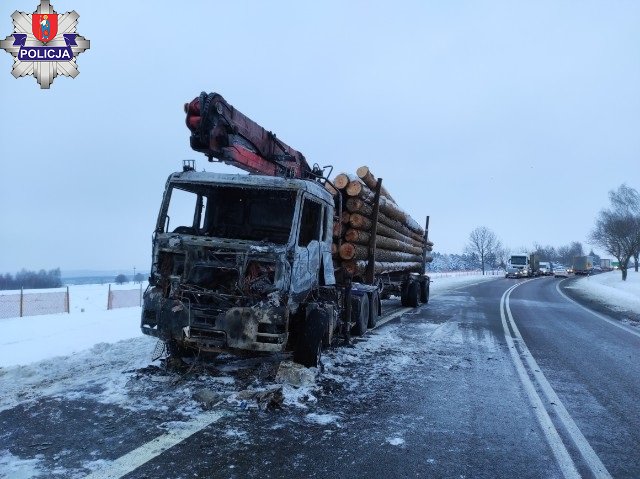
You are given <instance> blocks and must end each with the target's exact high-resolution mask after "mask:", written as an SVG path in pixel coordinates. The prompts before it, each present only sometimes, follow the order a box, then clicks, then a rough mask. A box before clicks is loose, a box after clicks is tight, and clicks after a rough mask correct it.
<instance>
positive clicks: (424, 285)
mask: <svg viewBox="0 0 640 479" xmlns="http://www.w3.org/2000/svg"><path fill="white" fill-rule="evenodd" d="M420 302H421V303H425V304H426V303H428V302H429V281H423V282H421V283H420Z"/></svg>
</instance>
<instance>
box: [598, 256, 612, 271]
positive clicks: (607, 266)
mask: <svg viewBox="0 0 640 479" xmlns="http://www.w3.org/2000/svg"><path fill="white" fill-rule="evenodd" d="M600 267H601V268H602V271H613V266H611V260H610V259H604V258H600Z"/></svg>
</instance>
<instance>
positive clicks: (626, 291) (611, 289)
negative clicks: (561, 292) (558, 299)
mask: <svg viewBox="0 0 640 479" xmlns="http://www.w3.org/2000/svg"><path fill="white" fill-rule="evenodd" d="M568 289H574V290H577V291H579V292H580V293H582V294H584V295H585V296H588V297H591V298H593V299H595V300H597V301H599V302H601V303H604V304H606V305H607V306H609V307H611V308H612V309H614V310H616V311H621V312H625V311H630V312H633V313H636V314H640V273H636V272H635V271H633V270H632V269H629V270H627V280H626V281H622V273H621V272H620V271H609V272H607V273H601V274H596V275H593V276H585V277H583V278H580V279H578V280H577V281H576V282H575V283H573V284H572V285H571V286H569V287H568Z"/></svg>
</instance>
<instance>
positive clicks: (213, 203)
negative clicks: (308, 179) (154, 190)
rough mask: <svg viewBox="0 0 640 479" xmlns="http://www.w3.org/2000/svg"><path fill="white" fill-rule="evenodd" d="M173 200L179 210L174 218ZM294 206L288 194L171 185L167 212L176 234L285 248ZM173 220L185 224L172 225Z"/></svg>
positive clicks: (289, 193)
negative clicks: (256, 242)
mask: <svg viewBox="0 0 640 479" xmlns="http://www.w3.org/2000/svg"><path fill="white" fill-rule="evenodd" d="M176 193H177V194H176ZM185 193H186V194H185ZM185 196H186V197H190V198H188V199H186V200H185ZM174 198H175V203H178V202H179V206H180V209H181V210H182V212H181V213H180V214H178V215H176V214H175V209H176V206H177V205H174ZM295 205H296V191H290V190H268V189H262V188H243V187H236V186H203V185H174V187H173V190H172V194H171V201H170V203H169V209H168V212H169V218H170V221H171V223H172V227H171V229H173V231H174V232H176V233H187V234H194V235H202V236H212V237H216V238H225V239H239V240H248V241H265V242H270V243H275V244H285V243H287V241H288V240H289V234H290V233H291V225H292V223H293V213H294V210H295ZM185 210H186V211H185ZM172 211H174V216H172ZM174 217H181V218H185V217H188V218H189V220H188V221H185V220H183V221H178V222H177V223H176V222H174Z"/></svg>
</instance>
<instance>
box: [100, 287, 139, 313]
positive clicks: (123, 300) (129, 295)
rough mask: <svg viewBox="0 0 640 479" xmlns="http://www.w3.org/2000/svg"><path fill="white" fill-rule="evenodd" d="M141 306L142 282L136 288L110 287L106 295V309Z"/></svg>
mask: <svg viewBox="0 0 640 479" xmlns="http://www.w3.org/2000/svg"><path fill="white" fill-rule="evenodd" d="M134 306H142V284H141V285H140V288H139V289H138V288H136V289H114V290H112V289H111V285H109V294H108V297H107V309H116V308H131V307H134Z"/></svg>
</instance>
